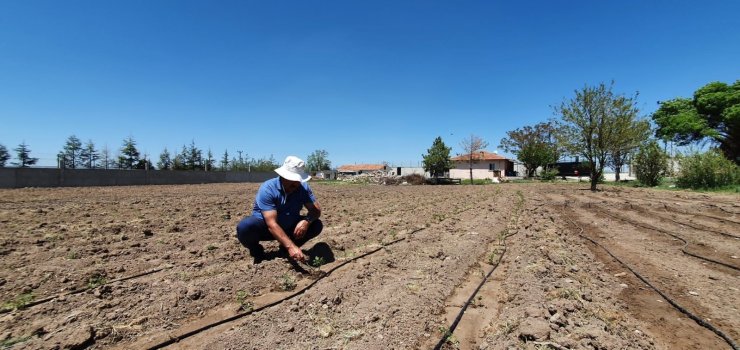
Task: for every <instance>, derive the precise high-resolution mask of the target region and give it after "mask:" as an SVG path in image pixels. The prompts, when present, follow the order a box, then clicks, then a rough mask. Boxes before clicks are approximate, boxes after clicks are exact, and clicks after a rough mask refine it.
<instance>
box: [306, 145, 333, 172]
mask: <svg viewBox="0 0 740 350" xmlns="http://www.w3.org/2000/svg"><path fill="white" fill-rule="evenodd" d="M306 169H307V170H309V171H321V170H329V169H331V162H330V161H329V152H327V151H326V150H323V149H317V150H315V151H313V153H311V154H309V155H308V158H306Z"/></svg>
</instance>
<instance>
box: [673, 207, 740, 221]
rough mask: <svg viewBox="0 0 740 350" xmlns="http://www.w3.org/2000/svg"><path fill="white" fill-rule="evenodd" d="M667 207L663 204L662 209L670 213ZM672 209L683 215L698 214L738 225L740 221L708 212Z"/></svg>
mask: <svg viewBox="0 0 740 350" xmlns="http://www.w3.org/2000/svg"><path fill="white" fill-rule="evenodd" d="M668 208H670V207H669V206H668V204H663V210H665V211H666V212H667V213H670V211H669V210H668ZM673 211H675V212H677V213H681V214H685V215H698V216H703V217H707V218H710V219H714V220H719V221H725V222H729V223H732V224H737V225H740V221H735V220H731V219H727V218H721V217H718V216H714V215H708V214H703V213H689V212H685V211H683V210H677V209H673Z"/></svg>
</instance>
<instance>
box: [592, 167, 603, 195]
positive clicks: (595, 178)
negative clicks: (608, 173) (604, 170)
mask: <svg viewBox="0 0 740 350" xmlns="http://www.w3.org/2000/svg"><path fill="white" fill-rule="evenodd" d="M594 163H595V162H591V191H596V184H597V183H599V178H600V177H601V173H597V172H596V166H594Z"/></svg>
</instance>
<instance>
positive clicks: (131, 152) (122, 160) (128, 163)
mask: <svg viewBox="0 0 740 350" xmlns="http://www.w3.org/2000/svg"><path fill="white" fill-rule="evenodd" d="M139 157H140V154H139V150H137V149H136V141H134V138H133V137H131V136H129V137H128V138H127V139H125V140H123V147H121V154H120V155H119V156H118V167H119V168H121V169H136V168H137V165H138V164H139V160H140V159H139Z"/></svg>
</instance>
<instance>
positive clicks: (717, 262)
mask: <svg viewBox="0 0 740 350" xmlns="http://www.w3.org/2000/svg"><path fill="white" fill-rule="evenodd" d="M601 212H602V213H603V214H604V215H606V216H609V217H611V218H614V219H617V220H620V221H623V222H626V223H629V224H631V225H633V226H637V227H642V228H645V229H648V230H653V231H657V232H660V233H664V234H667V235H669V236H671V237H673V238H675V239H677V240H679V241H681V242H683V246H682V247H681V252H682V253H684V254H686V255H688V256H693V257H695V258H697V259H701V260H704V261H708V262H711V263H714V264H717V265H722V266H724V267H727V268H730V269H733V270H736V271H740V267H737V266H734V265H730V264H727V263H723V262H721V261H717V260H714V259H710V258H707V257H704V256H701V255H697V254H694V253H691V252H689V251H687V250H686V247H687V246H688V245H689V242H688V241H687V240H686V239H684V238H683V237H681V236H679V235H676V234H674V233H671V232H668V231H666V230H663V229H659V228H656V227H652V226H650V225H645V224H641V223H639V222H633V221H631V220H627V219H625V218H622V217H619V216H617V215H613V214H611V213H609V212H607V211H604V210H602V211H601Z"/></svg>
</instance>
